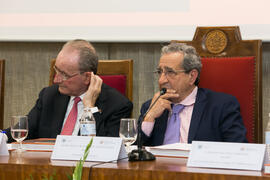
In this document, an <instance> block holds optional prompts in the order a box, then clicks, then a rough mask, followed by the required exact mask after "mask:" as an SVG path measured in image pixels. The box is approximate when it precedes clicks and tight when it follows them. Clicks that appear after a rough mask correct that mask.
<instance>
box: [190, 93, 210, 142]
mask: <svg viewBox="0 0 270 180" xmlns="http://www.w3.org/2000/svg"><path fill="white" fill-rule="evenodd" d="M206 100H207V99H206V95H205V94H204V93H203V92H202V90H201V89H198V93H197V97H196V102H195V104H194V108H193V112H192V117H191V122H190V127H189V132H188V143H191V142H192V141H193V139H194V138H195V136H196V132H197V129H198V128H199V124H200V121H201V119H202V114H203V112H204V109H205V106H206V102H207V101H206Z"/></svg>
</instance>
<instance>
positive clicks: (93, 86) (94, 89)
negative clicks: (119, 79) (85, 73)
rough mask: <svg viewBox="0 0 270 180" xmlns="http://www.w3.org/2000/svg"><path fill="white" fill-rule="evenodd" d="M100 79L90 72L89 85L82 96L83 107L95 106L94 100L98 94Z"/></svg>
mask: <svg viewBox="0 0 270 180" xmlns="http://www.w3.org/2000/svg"><path fill="white" fill-rule="evenodd" d="M101 85H102V79H101V78H100V77H99V76H98V75H95V74H94V73H93V72H91V79H90V85H89V87H88V90H87V91H86V93H85V95H84V97H83V104H84V107H90V108H92V107H95V103H96V100H97V98H98V96H99V94H100V91H101Z"/></svg>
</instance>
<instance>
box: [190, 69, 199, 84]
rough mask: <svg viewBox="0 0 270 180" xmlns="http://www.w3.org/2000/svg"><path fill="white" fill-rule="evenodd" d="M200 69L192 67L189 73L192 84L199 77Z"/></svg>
mask: <svg viewBox="0 0 270 180" xmlns="http://www.w3.org/2000/svg"><path fill="white" fill-rule="evenodd" d="M198 74H199V73H198V71H197V70H196V69H192V70H191V71H190V72H189V75H190V84H194V83H195V81H196V79H197V77H198Z"/></svg>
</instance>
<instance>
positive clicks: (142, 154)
mask: <svg viewBox="0 0 270 180" xmlns="http://www.w3.org/2000/svg"><path fill="white" fill-rule="evenodd" d="M166 92H167V89H166V88H162V89H161V90H160V94H159V96H158V97H157V98H156V100H155V101H154V102H153V104H152V105H150V107H149V108H148V110H147V111H146V112H145V113H144V115H143V116H142V118H141V121H138V138H137V146H138V149H134V150H132V151H131V153H129V154H128V160H129V161H152V160H155V159H156V157H155V156H154V155H153V154H152V153H150V152H148V151H146V150H145V149H143V148H142V129H141V126H142V122H143V120H144V118H145V116H146V115H147V114H148V112H149V111H150V110H151V109H152V107H153V106H154V105H155V104H156V102H157V100H158V99H159V98H160V96H162V95H164V94H165V93H166Z"/></svg>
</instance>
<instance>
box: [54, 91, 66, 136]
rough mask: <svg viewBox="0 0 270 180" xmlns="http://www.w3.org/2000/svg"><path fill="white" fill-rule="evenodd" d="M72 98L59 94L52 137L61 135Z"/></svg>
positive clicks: (55, 101)
mask: <svg viewBox="0 0 270 180" xmlns="http://www.w3.org/2000/svg"><path fill="white" fill-rule="evenodd" d="M69 99H70V96H66V95H62V94H60V93H59V95H58V96H56V97H55V99H54V103H53V104H54V107H55V108H54V109H55V110H54V113H53V114H52V116H51V117H52V119H53V120H52V131H51V132H52V133H53V134H52V137H54V136H57V135H58V134H60V133H61V129H62V125H63V122H64V118H65V114H66V110H67V106H68V102H69Z"/></svg>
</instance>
